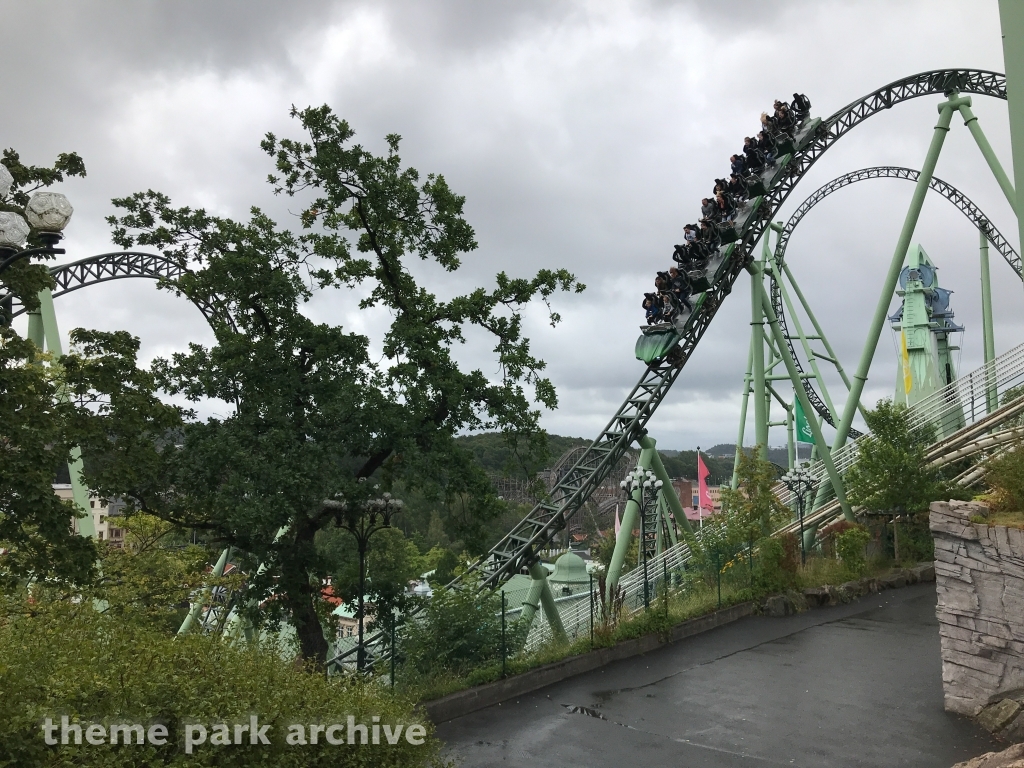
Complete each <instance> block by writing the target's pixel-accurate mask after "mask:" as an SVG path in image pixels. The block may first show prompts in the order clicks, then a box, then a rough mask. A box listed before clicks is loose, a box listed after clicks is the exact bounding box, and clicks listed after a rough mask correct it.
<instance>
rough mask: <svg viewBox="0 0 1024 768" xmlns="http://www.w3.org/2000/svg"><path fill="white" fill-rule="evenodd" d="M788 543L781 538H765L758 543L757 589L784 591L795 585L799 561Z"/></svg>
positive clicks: (769, 591)
mask: <svg viewBox="0 0 1024 768" xmlns="http://www.w3.org/2000/svg"><path fill="white" fill-rule="evenodd" d="M788 543H789V542H784V541H782V540H781V538H766V539H762V540H761V542H760V544H758V553H757V574H756V583H757V586H758V588H759V589H762V590H764V591H765V592H767V593H774V592H784V591H785V590H787V589H792V588H793V587H794V586H795V585H796V583H797V569H798V564H799V561H798V560H797V559H796V557H794V556H793V547H792V546H787V544H788ZM799 546H800V545H799V542H797V547H799Z"/></svg>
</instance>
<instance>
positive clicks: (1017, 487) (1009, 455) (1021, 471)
mask: <svg viewBox="0 0 1024 768" xmlns="http://www.w3.org/2000/svg"><path fill="white" fill-rule="evenodd" d="M987 479H988V483H989V485H990V486H992V493H991V495H990V497H989V503H990V505H991V507H992V511H993V512H1001V513H1007V512H1010V513H1012V512H1018V513H1020V512H1024V440H1020V439H1018V440H1017V441H1015V444H1014V445H1013V446H1012V448H1011V449H1010V450H1009V451H1006V452H1004V453H1001V454H999V455H998V456H996V457H995V458H993V459H990V460H989V462H988V475H987Z"/></svg>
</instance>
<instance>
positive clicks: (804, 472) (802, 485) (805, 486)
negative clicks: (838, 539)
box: [782, 464, 815, 565]
mask: <svg viewBox="0 0 1024 768" xmlns="http://www.w3.org/2000/svg"><path fill="white" fill-rule="evenodd" d="M782 483H783V485H785V486H786V487H787V488H788V489H789V491H790V493H792V494H794V495H795V496H796V503H797V510H798V512H797V514H798V515H799V516H800V564H801V565H806V564H807V552H806V549H805V547H804V501H805V500H806V498H807V494H809V493H810V492H811V491H812V490H813V489H814V486H815V482H814V477H813V476H812V475H811V473H810V471H809V470H808V469H807V465H806V464H798V465H797V466H795V467H793V469H791V470H790V471H789V472H787V473H786V474H784V475H783V476H782Z"/></svg>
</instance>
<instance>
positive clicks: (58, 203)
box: [0, 165, 74, 326]
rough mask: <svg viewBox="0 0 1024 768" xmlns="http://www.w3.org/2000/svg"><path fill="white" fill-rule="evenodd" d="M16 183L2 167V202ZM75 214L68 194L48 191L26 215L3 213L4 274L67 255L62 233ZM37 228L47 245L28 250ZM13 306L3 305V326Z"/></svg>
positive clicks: (0, 266) (0, 250)
mask: <svg viewBox="0 0 1024 768" xmlns="http://www.w3.org/2000/svg"><path fill="white" fill-rule="evenodd" d="M13 183H14V178H13V177H12V176H11V172H10V171H8V170H7V168H6V166H3V165H0V200H2V199H4V198H6V197H7V195H8V194H9V193H10V191H11V186H12V185H13ZM72 213H74V209H73V208H72V207H71V203H69V202H68V199H67V198H66V197H65V196H64V195H62V194H61V193H59V192H46V191H43V192H36V193H35V194H33V195H32V197H30V198H29V201H28V205H26V206H25V209H24V213H23V214H22V213H21V212H15V211H0V275H3V273H4V272H6V271H7V270H8V269H10V268H11V267H12V266H14V264H15V263H16V262H19V261H21V260H23V259H28V258H31V257H32V256H44V255H45V256H57V255H60V254H62V253H64V249H63V248H57V247H56V245H57V243H59V242H60V241H61V238H62V237H63V235H62V234H61V233H62V232H63V230H64V228H65V227H66V226H67V225H68V222H69V221H70V220H71V214H72ZM26 219H27V221H26ZM33 229H34V230H35V231H36V234H37V236H38V237H39V240H40V241H41V242H42V243H43V245H42V246H40V247H38V248H25V247H24V246H25V243H26V241H27V240H28V237H29V235H30V234H31V233H32V230H33ZM10 304H11V298H10V297H7V298H6V299H4V300H3V301H2V303H0V326H4V325H7V324H8V322H9V318H10Z"/></svg>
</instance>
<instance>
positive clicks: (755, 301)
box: [747, 262, 768, 459]
mask: <svg viewBox="0 0 1024 768" xmlns="http://www.w3.org/2000/svg"><path fill="white" fill-rule="evenodd" d="M747 271H748V272H750V352H751V354H752V355H753V365H752V367H751V371H752V375H753V378H752V379H751V384H752V386H753V396H754V444H755V445H757V446H758V451H759V453H760V454H761V458H763V459H767V458H768V403H767V400H766V397H767V392H766V391H765V386H764V344H763V343H762V342H761V338H762V334H763V333H764V311H763V310H762V308H761V294H762V293H764V284H763V272H762V265H761V264H759V263H757V262H754V263H753V264H751V265H750V266H749V267H747Z"/></svg>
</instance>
